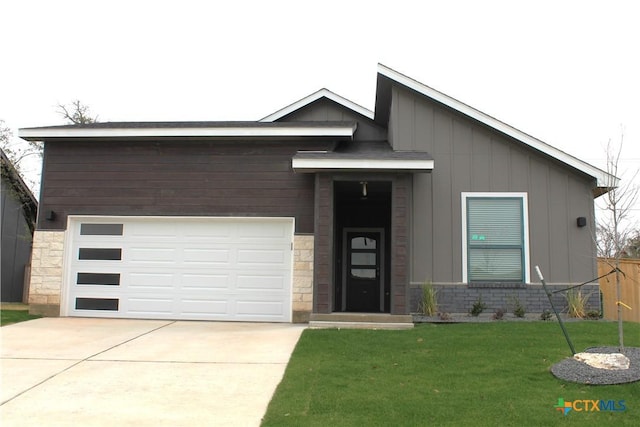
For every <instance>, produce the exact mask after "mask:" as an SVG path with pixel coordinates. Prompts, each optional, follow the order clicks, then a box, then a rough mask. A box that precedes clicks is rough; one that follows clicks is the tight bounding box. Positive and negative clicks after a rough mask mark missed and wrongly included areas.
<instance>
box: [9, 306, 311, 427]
mask: <svg viewBox="0 0 640 427" xmlns="http://www.w3.org/2000/svg"><path fill="white" fill-rule="evenodd" d="M304 327H305V326H304V325H291V324H268V323H224V322H183V321H180V322H174V321H161V320H124V319H84V318H43V319H37V320H32V321H29V322H23V323H18V324H15V325H9V326H4V327H2V328H0V339H1V341H0V345H1V353H0V355H1V358H2V371H1V379H2V383H1V386H0V390H1V391H0V425H2V426H3V427H12V426H45V425H46V426H114V425H115V426H137V427H140V426H257V425H259V424H260V420H261V418H262V416H263V415H264V412H265V410H266V408H267V405H268V403H269V401H270V399H271V397H272V395H273V392H274V391H275V388H276V386H277V385H278V383H279V382H280V380H281V379H282V375H283V373H284V370H285V368H286V365H287V362H288V361H289V358H290V356H291V352H292V350H293V348H294V347H295V345H296V343H297V341H298V338H299V337H300V334H301V333H302V331H303V330H304Z"/></svg>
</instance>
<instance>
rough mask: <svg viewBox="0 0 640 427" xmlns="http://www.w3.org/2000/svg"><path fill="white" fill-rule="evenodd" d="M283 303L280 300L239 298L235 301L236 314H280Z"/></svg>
mask: <svg viewBox="0 0 640 427" xmlns="http://www.w3.org/2000/svg"><path fill="white" fill-rule="evenodd" d="M283 311H284V305H283V304H282V302H281V301H256V300H241V301H238V302H237V303H236V314H237V315H239V316H247V317H253V316H256V317H257V316H263V315H266V316H273V317H277V316H282V315H283Z"/></svg>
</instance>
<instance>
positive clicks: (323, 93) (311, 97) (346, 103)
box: [260, 89, 374, 122]
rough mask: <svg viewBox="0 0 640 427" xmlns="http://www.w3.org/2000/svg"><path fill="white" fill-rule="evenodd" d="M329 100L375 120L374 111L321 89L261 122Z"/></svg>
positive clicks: (273, 119)
mask: <svg viewBox="0 0 640 427" xmlns="http://www.w3.org/2000/svg"><path fill="white" fill-rule="evenodd" d="M323 97H324V98H328V99H330V100H331V101H334V102H336V103H338V104H340V105H342V106H343V107H345V108H348V109H349V110H353V111H355V112H356V113H358V114H361V115H363V116H365V117H367V118H369V119H371V120H373V116H374V114H373V111H371V110H368V109H366V108H364V107H362V106H360V105H358V104H356V103H355V102H352V101H349V100H348V99H346V98H343V97H341V96H340V95H337V94H335V93H333V92H331V91H330V90H328V89H320V90H319V91H317V92H314V93H312V94H311V95H309V96H306V97H304V98H302V99H301V100H299V101H296V102H294V103H293V104H291V105H288V106H286V107H284V108H282V109H281V110H278V111H276V112H275V113H272V114H269V115H268V116H267V117H264V118H262V119H260V121H261V122H274V121H276V120H278V119H281V118H282V117H284V116H286V115H287V114H291V113H293V112H294V111H296V110H299V109H300V108H302V107H305V106H307V105H309V104H311V103H312V102H315V101H317V100H318V99H320V98H323Z"/></svg>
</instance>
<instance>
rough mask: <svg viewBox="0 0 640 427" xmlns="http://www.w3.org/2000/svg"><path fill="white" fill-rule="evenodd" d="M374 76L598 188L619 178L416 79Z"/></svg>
mask: <svg viewBox="0 0 640 427" xmlns="http://www.w3.org/2000/svg"><path fill="white" fill-rule="evenodd" d="M378 74H381V75H383V76H385V77H388V78H390V79H391V80H394V81H395V82H397V83H400V84H401V85H403V86H406V87H408V88H409V89H412V90H414V91H416V92H418V93H420V94H422V95H425V96H427V97H429V98H431V99H433V100H435V101H438V102H440V103H442V104H444V105H446V106H447V107H450V108H453V109H454V110H456V111H458V112H460V113H462V114H465V115H467V116H469V117H471V118H472V119H475V120H477V121H479V122H481V123H484V124H485V125H487V126H490V127H492V128H494V129H496V130H497V131H500V132H502V133H504V134H505V135H508V136H510V137H512V138H515V139H517V140H518V141H520V142H523V143H524V144H527V145H529V146H530V147H532V148H535V149H536V150H538V151H541V152H543V153H544V154H547V155H549V156H551V157H554V158H556V159H558V160H560V161H561V162H563V163H565V164H567V165H569V166H571V167H573V168H575V169H578V170H579V171H582V172H584V173H586V174H587V175H589V176H592V177H594V178H596V181H597V186H598V187H612V186H613V187H615V186H617V185H618V181H619V178H616V177H613V176H612V175H610V174H608V173H607V172H605V171H603V170H601V169H598V168H597V167H595V166H593V165H590V164H589V163H586V162H584V161H582V160H580V159H578V158H576V157H573V156H572V155H570V154H567V153H565V152H564V151H561V150H558V149H557V148H555V147H552V146H551V145H549V144H547V143H545V142H542V141H540V140H539V139H537V138H534V137H532V136H530V135H527V134H526V133H524V132H522V131H520V130H518V129H516V128H514V127H511V126H509V125H508V124H506V123H503V122H501V121H500V120H498V119H495V118H493V117H491V116H489V115H487V114H485V113H483V112H482V111H479V110H476V109H475V108H473V107H470V106H468V105H467V104H464V103H462V102H460V101H458V100H457V99H454V98H451V97H450V96H448V95H445V94H444V93H442V92H439V91H437V90H435V89H433V88H431V87H429V86H427V85H424V84H422V83H420V82H418V81H416V80H413V79H412V78H410V77H407V76H405V75H403V74H400V73H398V72H397V71H394V70H392V69H391V68H389V67H386V66H384V65H382V64H378ZM612 184H613V185H612Z"/></svg>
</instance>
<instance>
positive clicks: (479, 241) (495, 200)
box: [462, 193, 529, 283]
mask: <svg viewBox="0 0 640 427" xmlns="http://www.w3.org/2000/svg"><path fill="white" fill-rule="evenodd" d="M527 205H528V204H527V193H462V281H463V282H464V283H472V282H513V283H529V220H528V217H529V214H528V208H527Z"/></svg>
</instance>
